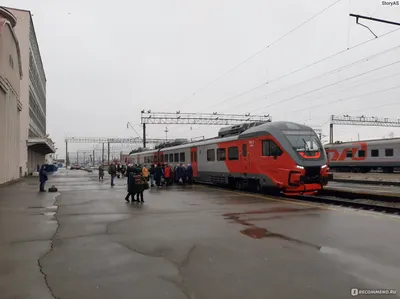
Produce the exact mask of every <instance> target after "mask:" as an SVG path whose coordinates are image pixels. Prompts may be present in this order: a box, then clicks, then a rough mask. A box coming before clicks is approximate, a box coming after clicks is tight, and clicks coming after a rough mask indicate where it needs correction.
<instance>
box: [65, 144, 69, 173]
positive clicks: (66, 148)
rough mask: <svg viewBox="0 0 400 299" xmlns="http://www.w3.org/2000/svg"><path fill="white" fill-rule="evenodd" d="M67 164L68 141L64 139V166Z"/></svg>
mask: <svg viewBox="0 0 400 299" xmlns="http://www.w3.org/2000/svg"><path fill="white" fill-rule="evenodd" d="M68 166H69V159H68V141H67V140H65V168H67V167H68Z"/></svg>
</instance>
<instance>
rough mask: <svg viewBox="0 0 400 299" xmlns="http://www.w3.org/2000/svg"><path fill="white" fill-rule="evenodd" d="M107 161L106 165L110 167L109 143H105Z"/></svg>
mask: <svg viewBox="0 0 400 299" xmlns="http://www.w3.org/2000/svg"><path fill="white" fill-rule="evenodd" d="M107 146H108V148H107V157H108V158H107V161H108V165H110V142H107Z"/></svg>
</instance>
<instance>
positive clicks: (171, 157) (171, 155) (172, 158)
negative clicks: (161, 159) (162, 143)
mask: <svg viewBox="0 0 400 299" xmlns="http://www.w3.org/2000/svg"><path fill="white" fill-rule="evenodd" d="M171 162H174V154H169V163H171Z"/></svg>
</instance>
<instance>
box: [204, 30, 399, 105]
mask: <svg viewBox="0 0 400 299" xmlns="http://www.w3.org/2000/svg"><path fill="white" fill-rule="evenodd" d="M399 30H400V29H394V30H391V31H389V32H386V33H384V34H382V35H381V36H379V37H378V38H372V39H369V40H366V41H364V42H361V43H359V44H357V45H355V46H353V47H351V48H346V49H345V50H341V51H339V52H336V53H334V54H332V55H329V56H327V57H325V58H322V59H320V60H318V61H315V62H313V63H311V64H309V65H306V66H304V67H301V68H298V69H296V70H294V71H292V72H289V73H286V74H284V75H282V76H280V77H278V78H275V79H272V80H270V81H266V82H264V83H262V84H260V85H257V86H254V87H252V88H250V89H247V90H245V91H243V92H241V93H239V94H236V95H234V96H231V97H229V98H227V99H225V100H223V101H221V102H218V103H217V104H215V105H212V106H209V107H206V108H205V109H211V108H214V107H216V106H219V105H221V104H224V103H226V102H228V101H230V100H233V99H236V98H239V97H241V96H243V95H245V94H247V93H249V92H252V91H254V90H257V89H259V88H261V87H264V86H266V85H268V84H271V83H274V82H277V81H279V80H282V79H284V78H286V77H289V76H291V75H294V74H296V73H298V72H300V71H303V70H305V69H308V68H310V67H312V66H314V65H317V64H319V63H321V62H324V61H326V60H329V59H331V58H334V57H336V56H338V55H340V54H343V53H345V52H347V51H350V50H353V49H356V48H358V47H361V46H363V45H365V44H367V43H369V42H371V41H375V40H377V39H379V38H382V37H384V36H387V35H389V34H391V33H394V32H396V31H399Z"/></svg>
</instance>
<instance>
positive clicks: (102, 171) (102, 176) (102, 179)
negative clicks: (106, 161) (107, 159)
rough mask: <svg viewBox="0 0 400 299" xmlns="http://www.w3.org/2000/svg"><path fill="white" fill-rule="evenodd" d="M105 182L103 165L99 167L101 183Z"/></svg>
mask: <svg viewBox="0 0 400 299" xmlns="http://www.w3.org/2000/svg"><path fill="white" fill-rule="evenodd" d="M100 181H102V182H103V181H104V167H103V164H101V165H100V166H99V182H100Z"/></svg>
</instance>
